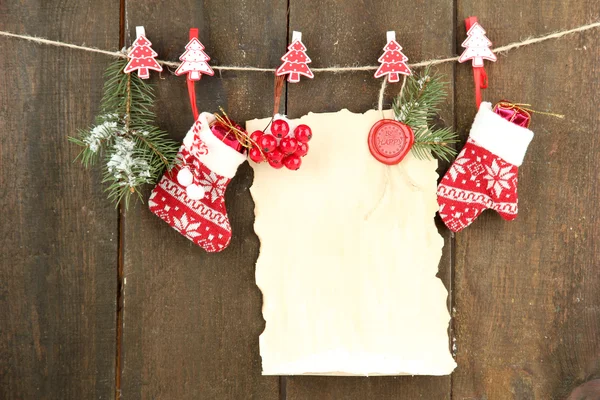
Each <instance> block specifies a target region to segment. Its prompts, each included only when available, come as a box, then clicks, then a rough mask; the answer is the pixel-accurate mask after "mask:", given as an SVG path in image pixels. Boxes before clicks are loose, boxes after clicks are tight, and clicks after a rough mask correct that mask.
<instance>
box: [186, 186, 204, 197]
mask: <svg viewBox="0 0 600 400" xmlns="http://www.w3.org/2000/svg"><path fill="white" fill-rule="evenodd" d="M185 190H186V192H187V195H188V197H189V198H190V199H192V200H200V199H202V198H203V197H204V188H203V187H202V186H198V185H196V184H195V183H193V184H191V185H189V186H188V187H187V188H185Z"/></svg>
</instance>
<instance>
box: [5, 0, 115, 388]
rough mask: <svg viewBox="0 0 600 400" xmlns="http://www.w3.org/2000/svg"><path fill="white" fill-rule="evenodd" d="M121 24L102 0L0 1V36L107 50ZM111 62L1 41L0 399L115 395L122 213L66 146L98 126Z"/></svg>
mask: <svg viewBox="0 0 600 400" xmlns="http://www.w3.org/2000/svg"><path fill="white" fill-rule="evenodd" d="M48 3H50V4H48ZM52 3H54V4H52ZM59 3H60V4H59ZM118 19H119V9H118V8H116V7H114V6H113V5H112V4H109V2H106V1H105V2H94V1H80V2H37V1H22V2H15V1H8V2H4V1H3V2H2V3H0V30H3V31H11V32H18V33H27V34H30V35H36V36H42V37H47V38H50V39H54V40H62V41H65V42H71V43H86V44H88V45H92V46H96V47H100V48H105V49H113V48H115V47H117V46H118V44H119V26H118V23H117V24H115V21H118ZM90 23H91V24H93V26H94V29H93V30H91V29H89V25H88V24H90ZM106 65H107V60H106V57H104V56H101V55H94V54H91V53H82V52H79V51H74V50H70V49H63V48H55V47H49V46H39V45H35V44H30V43H27V42H23V41H15V40H12V39H9V40H7V39H5V38H2V39H0V71H1V72H2V75H1V76H2V78H1V82H0V190H1V194H0V201H1V202H2V205H3V207H2V215H1V216H0V238H2V239H0V240H1V246H0V247H1V250H0V264H1V265H0V398H1V399H42V398H62V399H94V398H103V399H107V398H111V397H113V396H114V386H115V369H114V360H115V353H116V348H115V340H116V334H115V327H116V309H115V304H116V296H115V295H116V288H117V272H116V271H117V270H116V265H117V244H118V240H119V234H118V230H117V219H118V214H117V211H116V210H115V208H114V206H113V205H111V204H110V203H109V202H107V201H106V200H105V196H104V193H103V186H102V183H101V181H102V174H101V172H100V171H99V170H97V169H94V170H92V171H85V170H84V169H83V168H82V167H81V165H79V164H74V163H72V161H73V159H74V158H75V156H77V153H78V149H77V148H76V146H73V145H71V144H69V143H68V142H67V136H68V135H74V134H76V132H77V129H78V128H83V127H86V126H88V125H89V124H90V123H91V122H92V121H93V118H94V115H95V112H96V110H97V108H98V104H99V101H100V97H101V96H102V85H103V82H104V79H103V77H102V74H103V72H104V68H105V67H106Z"/></svg>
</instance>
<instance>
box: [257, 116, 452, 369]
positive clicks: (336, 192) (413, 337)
mask: <svg viewBox="0 0 600 400" xmlns="http://www.w3.org/2000/svg"><path fill="white" fill-rule="evenodd" d="M386 115H387V116H388V117H390V116H391V112H390V111H387V112H386ZM379 119H381V112H379V111H375V110H372V111H368V112H367V113H365V114H354V113H351V112H349V111H348V110H342V111H339V112H337V113H323V114H314V113H310V114H308V115H307V116H304V117H302V118H300V120H293V123H295V124H298V123H305V124H307V125H309V126H310V127H311V128H312V130H313V138H312V140H311V141H310V143H309V145H310V150H309V153H308V155H307V156H306V157H304V158H303V164H302V167H301V168H300V169H299V170H298V171H288V170H285V169H281V170H275V169H273V168H271V167H270V166H269V165H268V164H266V163H263V164H259V165H257V164H253V163H251V164H252V166H253V168H254V183H253V185H252V187H251V189H250V191H251V193H252V197H253V198H254V202H255V204H256V207H255V214H256V221H255V224H254V228H255V231H256V234H257V235H258V237H259V239H260V243H261V247H260V255H259V257H258V261H257V263H256V283H257V285H258V286H259V288H260V290H261V291H262V293H263V316H264V319H265V321H266V328H265V330H264V332H263V333H262V335H261V336H260V354H261V357H262V366H263V374H265V375H295V374H310V375H316V374H319V375H404V374H411V375H445V374H449V373H451V372H452V370H453V369H454V368H455V366H456V363H455V362H454V359H453V358H452V356H451V354H450V351H449V340H448V331H447V329H448V323H449V320H450V315H449V313H448V310H447V307H446V298H447V295H448V293H447V291H446V289H445V288H444V285H443V284H442V282H441V281H440V280H439V279H438V278H437V277H436V273H437V271H438V263H439V261H440V257H441V251H442V246H443V239H442V237H441V236H440V235H439V233H438V231H437V229H436V226H435V224H434V216H435V212H436V210H437V208H438V206H437V201H436V180H437V173H436V167H437V162H436V161H421V160H417V159H415V158H414V157H413V156H412V155H411V154H409V155H408V156H407V157H406V158H405V159H404V160H403V161H402V162H401V163H400V164H399V165H395V166H386V165H384V164H381V163H379V162H378V161H376V160H375V159H374V158H373V157H372V156H371V154H370V152H369V149H368V147H367V135H368V133H369V130H370V128H371V126H372V125H373V124H374V123H375V122H376V121H377V120H379ZM267 123H268V119H263V120H253V121H248V122H247V129H248V131H249V132H253V131H254V130H256V129H260V130H262V129H263V128H264V127H265V126H266V125H267Z"/></svg>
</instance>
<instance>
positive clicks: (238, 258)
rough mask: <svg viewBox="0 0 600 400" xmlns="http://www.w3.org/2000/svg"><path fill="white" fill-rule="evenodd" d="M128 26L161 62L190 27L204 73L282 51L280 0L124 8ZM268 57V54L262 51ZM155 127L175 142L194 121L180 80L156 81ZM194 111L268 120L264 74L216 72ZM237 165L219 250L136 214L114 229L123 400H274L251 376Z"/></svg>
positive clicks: (256, 307) (255, 357)
mask: <svg viewBox="0 0 600 400" xmlns="http://www.w3.org/2000/svg"><path fill="white" fill-rule="evenodd" d="M127 17H128V19H127V25H128V27H129V29H128V32H129V34H130V37H129V41H128V43H131V39H132V38H133V35H134V33H133V32H134V26H135V25H136V24H144V25H146V33H147V35H148V37H149V39H150V40H151V41H152V42H153V43H154V48H155V50H156V51H157V52H158V53H159V55H160V57H161V58H163V59H168V60H176V59H177V58H178V56H179V55H180V54H181V53H182V52H183V50H184V46H185V44H186V43H187V40H188V30H189V28H191V27H198V28H199V29H200V40H201V41H202V43H203V44H204V45H205V46H206V50H205V51H206V52H207V54H208V55H209V56H210V57H211V58H212V60H211V63H212V64H213V65H258V66H269V67H273V66H275V65H277V64H278V59H279V57H280V54H279V51H283V50H284V49H285V42H286V3H285V1H259V2H249V1H248V2H246V1H242V2H222V1H205V2H200V1H178V2H161V1H137V0H136V1H131V0H129V1H127ZM268 49H279V50H278V51H269V50H268ZM154 76H155V78H154V79H153V80H154V82H155V83H157V82H159V83H160V84H159V86H158V92H157V94H158V98H159V101H158V105H157V113H158V116H159V119H158V123H159V125H160V126H161V127H162V128H164V129H166V130H167V131H169V132H170V133H171V134H172V136H173V137H175V138H177V139H183V136H184V135H185V133H186V132H187V130H188V129H189V127H190V126H191V124H192V122H193V119H192V115H191V111H190V106H189V103H188V95H187V90H186V85H185V78H184V77H175V76H172V75H170V74H168V73H163V74H162V77H161V80H160V81H159V80H158V79H156V75H154ZM196 93H197V96H198V108H199V110H201V111H212V112H215V111H218V107H219V106H222V107H223V108H224V109H225V110H226V111H227V112H228V114H229V115H230V117H231V118H233V119H234V120H236V121H240V122H243V121H245V120H246V119H250V118H254V117H256V116H268V115H269V113H270V112H271V110H272V108H273V103H272V98H273V97H272V96H273V94H272V93H273V75H272V74H266V75H262V74H260V73H258V74H257V73H256V72H250V73H247V72H224V73H223V74H222V75H219V73H218V72H217V73H216V74H215V77H212V78H211V77H204V78H203V79H202V80H201V81H200V82H199V83H198V84H197V85H196ZM251 182H252V172H251V168H250V167H249V166H248V165H247V164H243V165H242V166H241V167H240V169H239V170H238V174H237V176H236V177H235V178H234V179H233V181H232V182H231V184H230V185H229V187H228V190H227V192H226V204H227V208H228V214H229V218H230V220H231V225H232V229H233V239H232V241H231V243H230V245H229V247H228V248H227V249H226V250H225V251H223V252H222V253H218V254H207V253H206V252H205V251H204V250H202V249H201V248H199V247H197V246H195V245H193V244H192V242H190V241H189V240H187V239H186V238H185V237H183V236H181V235H180V234H179V233H178V232H176V231H175V230H173V229H172V228H171V227H169V226H168V225H167V224H165V223H164V222H163V221H162V220H160V219H159V218H158V217H156V216H155V215H153V214H151V213H150V212H149V210H148V209H147V206H146V205H141V204H140V205H138V206H137V207H136V208H135V209H134V210H132V211H130V212H129V213H128V214H127V218H126V224H125V271H124V272H125V274H124V275H125V280H126V281H125V285H124V303H125V308H124V338H123V357H124V360H123V363H124V369H123V385H122V395H123V398H128V399H136V398H152V399H154V398H158V399H164V398H170V399H236V400H237V399H261V400H262V399H265V400H268V399H277V398H278V396H279V394H278V393H279V380H278V378H277V377H263V376H261V367H260V357H259V352H258V336H259V334H260V333H261V332H262V330H263V329H264V321H263V319H262V316H261V306H262V298H261V295H260V291H259V290H258V288H257V287H256V284H255V280H254V263H255V262H256V258H257V256H258V249H259V243H258V238H257V237H256V235H255V234H254V230H253V210H254V204H253V202H252V199H251V197H250V193H249V192H248V188H249V186H250V184H251Z"/></svg>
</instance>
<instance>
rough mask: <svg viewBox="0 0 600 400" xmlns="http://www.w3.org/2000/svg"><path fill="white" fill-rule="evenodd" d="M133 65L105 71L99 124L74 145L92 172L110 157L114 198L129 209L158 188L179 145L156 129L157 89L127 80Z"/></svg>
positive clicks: (107, 171)
mask: <svg viewBox="0 0 600 400" xmlns="http://www.w3.org/2000/svg"><path fill="white" fill-rule="evenodd" d="M126 63H127V60H117V61H115V62H114V63H112V64H110V65H109V66H108V68H107V69H106V71H105V74H104V75H105V78H106V80H105V83H104V95H103V97H102V102H101V106H100V109H101V111H100V115H99V116H98V117H97V118H96V124H95V125H94V126H93V127H91V128H89V129H87V130H82V131H80V132H79V134H78V137H71V138H69V140H70V141H71V142H73V143H75V144H77V145H79V146H81V147H83V149H82V151H81V152H80V153H79V155H78V156H77V158H76V160H77V159H80V160H81V162H82V164H83V165H84V166H86V167H88V166H89V165H92V164H94V163H95V162H96V161H97V160H98V159H99V158H100V156H101V155H103V156H104V160H105V165H104V179H103V182H105V183H107V184H108V187H107V189H106V191H107V192H108V198H109V199H110V200H112V201H114V202H116V204H119V203H120V202H121V201H124V203H125V207H126V208H128V207H129V203H130V200H131V196H132V195H133V194H137V195H138V196H139V197H140V198H141V190H140V187H141V186H142V185H144V184H155V183H156V182H157V181H158V179H159V178H160V177H161V175H162V173H163V172H164V170H165V168H168V167H169V166H170V164H171V162H172V161H173V160H174V159H175V156H176V155H177V151H178V149H179V145H178V144H177V143H176V142H174V141H173V140H171V139H169V137H168V135H167V133H166V132H164V131H162V130H160V129H159V128H157V127H156V126H154V119H155V116H154V112H153V111H152V108H153V105H154V93H153V91H152V87H151V86H150V85H148V84H147V83H145V82H144V81H143V80H142V79H140V78H139V77H138V76H137V75H134V74H125V73H123V69H124V67H125V65H126Z"/></svg>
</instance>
